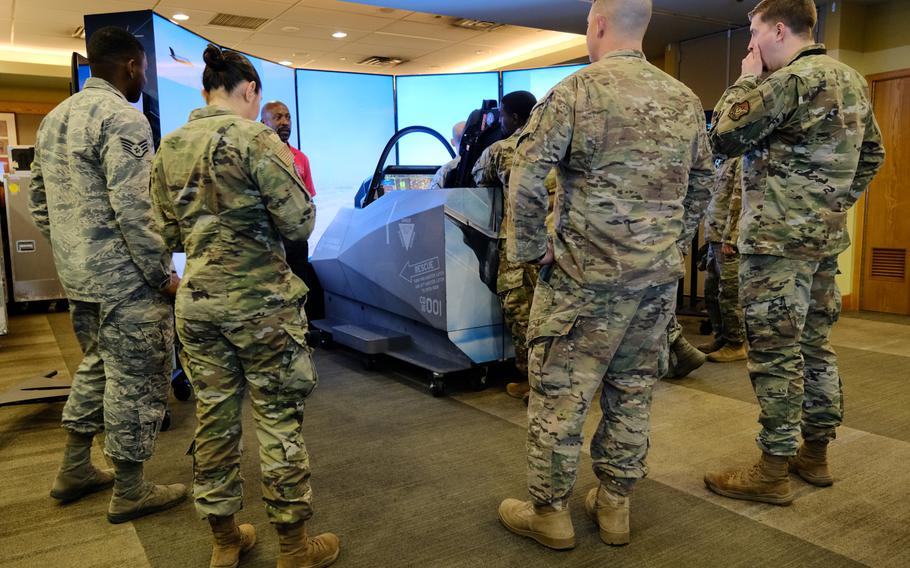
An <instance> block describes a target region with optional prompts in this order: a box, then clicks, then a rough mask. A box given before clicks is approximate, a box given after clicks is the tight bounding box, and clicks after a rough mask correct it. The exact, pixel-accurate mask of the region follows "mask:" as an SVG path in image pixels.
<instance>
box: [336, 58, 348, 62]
mask: <svg viewBox="0 0 910 568" xmlns="http://www.w3.org/2000/svg"><path fill="white" fill-rule="evenodd" d="M338 60H339V61H347V60H348V58H347V57H339V58H338Z"/></svg>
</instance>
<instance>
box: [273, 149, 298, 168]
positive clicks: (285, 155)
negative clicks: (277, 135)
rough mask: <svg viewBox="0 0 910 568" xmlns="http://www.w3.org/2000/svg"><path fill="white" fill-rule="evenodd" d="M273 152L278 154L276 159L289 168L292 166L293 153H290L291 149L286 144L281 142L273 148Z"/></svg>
mask: <svg viewBox="0 0 910 568" xmlns="http://www.w3.org/2000/svg"><path fill="white" fill-rule="evenodd" d="M275 154H276V155H277V156H278V159H279V160H281V162H282V163H283V164H284V165H286V166H287V167H289V168H293V166H294V155H293V154H291V149H290V148H288V145H287V144H284V143H282V144H281V146H278V147H276V148H275Z"/></svg>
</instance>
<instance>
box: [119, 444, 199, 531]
mask: <svg viewBox="0 0 910 568" xmlns="http://www.w3.org/2000/svg"><path fill="white" fill-rule="evenodd" d="M142 469H143V468H142V462H128V461H121V460H114V495H113V496H112V497H111V504H110V506H109V507H108V509H107V520H108V521H110V522H111V523H113V524H115V525H116V524H119V523H125V522H127V521H131V520H133V519H136V518H138V517H141V516H143V515H150V514H152V513H157V512H159V511H164V510H166V509H170V508H171V507H173V506H175V505H178V504H180V503H181V502H182V501H183V500H184V499H186V486H185V485H183V484H181V483H174V484H173V485H155V484H153V483H149V482H148V481H145V479H143V475H142Z"/></svg>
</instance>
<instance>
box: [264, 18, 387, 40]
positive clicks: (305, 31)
mask: <svg viewBox="0 0 910 568" xmlns="http://www.w3.org/2000/svg"><path fill="white" fill-rule="evenodd" d="M286 26H293V27H296V28H299V29H298V30H297V31H292V32H283V31H281V28H283V27H286ZM336 31H338V30H337V29H336V28H333V27H331V26H322V25H314V24H304V23H301V22H294V23H289V22H282V21H278V20H273V21H271V22H269V23H267V24H265V25H264V26H262V28H260V29H259V30H257V32H256V34H257V35H272V36H279V35H280V36H287V37H298V38H308V39H319V40H327V41H332V42H335V43H339V44H341V43H344V42H351V41H357V40H360V39H363V38H364V37H366V36H368V35H369V34H370V32H368V31H363V30H347V32H346V33H347V34H348V36H347V37H345V38H342V39H336V38H333V37H332V34H333V33H335V32H336Z"/></svg>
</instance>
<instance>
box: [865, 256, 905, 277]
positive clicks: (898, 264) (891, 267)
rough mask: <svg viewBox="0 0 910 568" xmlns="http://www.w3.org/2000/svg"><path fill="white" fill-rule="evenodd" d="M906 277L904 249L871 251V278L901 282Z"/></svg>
mask: <svg viewBox="0 0 910 568" xmlns="http://www.w3.org/2000/svg"><path fill="white" fill-rule="evenodd" d="M906 275H907V250H906V249H881V248H873V249H872V278H876V279H881V280H899V281H903V280H904V278H905V277H906Z"/></svg>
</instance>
